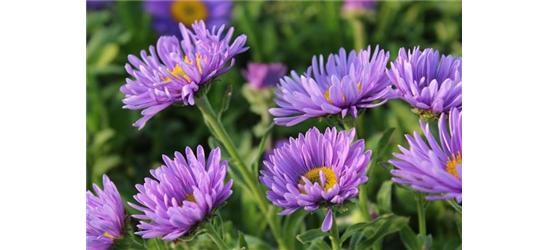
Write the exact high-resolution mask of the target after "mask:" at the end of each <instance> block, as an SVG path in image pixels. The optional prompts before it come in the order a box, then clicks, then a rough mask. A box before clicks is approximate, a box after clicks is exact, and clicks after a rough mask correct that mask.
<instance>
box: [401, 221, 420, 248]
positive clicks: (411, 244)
mask: <svg viewBox="0 0 549 250" xmlns="http://www.w3.org/2000/svg"><path fill="white" fill-rule="evenodd" d="M399 235H400V239H401V240H402V243H404V246H405V247H406V249H408V250H417V249H421V244H420V242H419V239H418V238H417V236H416V234H415V233H414V231H413V230H412V228H410V226H408V225H406V226H404V227H403V228H402V229H401V230H400V232H399Z"/></svg>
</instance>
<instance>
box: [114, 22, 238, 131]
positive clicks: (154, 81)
mask: <svg viewBox="0 0 549 250" xmlns="http://www.w3.org/2000/svg"><path fill="white" fill-rule="evenodd" d="M179 26H180V28H181V33H182V34H183V40H182V41H179V40H178V39H177V38H176V37H175V36H164V37H160V39H158V43H157V47H156V49H155V48H154V46H150V47H149V51H150V55H147V52H146V51H144V50H143V51H141V58H142V59H141V60H140V59H139V58H138V57H136V56H134V55H129V56H128V60H129V62H130V64H126V71H128V73H129V74H130V75H131V76H132V77H133V78H134V79H129V78H128V79H126V84H125V85H124V86H122V87H121V88H120V91H121V92H122V93H124V94H125V95H126V98H124V99H123V100H122V101H123V102H124V104H126V105H124V108H127V109H133V110H139V109H144V110H143V111H142V112H141V115H143V117H142V118H141V119H139V120H138V121H137V122H136V123H134V124H133V126H135V127H139V129H142V128H143V126H145V123H147V121H148V120H149V119H151V118H152V117H153V116H154V115H155V114H156V113H158V112H160V111H161V110H163V109H165V108H167V107H169V106H170V105H172V104H173V103H176V102H179V103H182V104H184V105H194V95H195V93H196V92H197V91H198V90H199V88H200V87H201V86H203V85H204V84H206V83H207V82H208V81H210V80H212V79H214V78H215V77H217V76H219V75H222V74H224V73H225V72H227V71H228V70H229V69H231V68H232V67H233V65H234V63H235V60H234V58H233V57H234V56H235V55H237V54H239V53H242V52H244V51H246V50H247V49H248V48H247V47H246V48H244V47H243V46H244V43H245V42H246V36H245V35H240V36H239V37H237V38H236V39H235V41H234V42H233V44H229V42H230V40H231V37H232V35H233V28H232V27H231V28H230V29H229V30H228V32H227V34H226V35H225V36H224V37H223V36H222V32H223V29H224V27H223V26H221V28H219V29H216V28H215V27H214V28H213V29H212V30H211V31H210V30H207V29H206V26H205V24H204V22H202V21H200V22H196V23H194V24H193V26H192V28H193V30H194V32H192V31H190V30H187V29H186V28H185V27H184V26H183V25H182V24H180V25H179ZM229 62H230V65H229V66H226V65H227V63H229Z"/></svg>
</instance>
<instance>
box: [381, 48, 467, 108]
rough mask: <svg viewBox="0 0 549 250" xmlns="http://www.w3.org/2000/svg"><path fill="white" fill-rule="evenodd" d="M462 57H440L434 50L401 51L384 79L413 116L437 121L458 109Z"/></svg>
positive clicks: (415, 49) (459, 106)
mask: <svg viewBox="0 0 549 250" xmlns="http://www.w3.org/2000/svg"><path fill="white" fill-rule="evenodd" d="M461 65H462V63H461V57H454V56H451V55H450V56H445V55H442V57H441V56H440V53H439V52H438V51H436V50H433V49H425V50H423V51H421V50H420V49H419V47H415V48H414V50H413V51H408V53H406V50H404V48H401V49H400V51H399V55H398V58H397V59H396V61H395V62H394V63H391V70H389V71H387V75H388V76H389V78H390V79H391V81H392V82H393V84H394V85H395V87H396V91H395V92H396V94H397V96H398V98H400V99H402V100H404V101H407V102H408V103H410V105H412V107H414V108H416V109H418V110H416V111H415V112H417V113H419V114H420V115H422V114H423V113H426V114H428V115H430V116H434V117H438V114H440V113H442V112H448V111H450V109H451V108H458V109H460V108H461Z"/></svg>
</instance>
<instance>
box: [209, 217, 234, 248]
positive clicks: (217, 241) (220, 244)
mask: <svg viewBox="0 0 549 250" xmlns="http://www.w3.org/2000/svg"><path fill="white" fill-rule="evenodd" d="M204 229H206V233H207V234H208V236H210V238H211V239H212V240H213V241H214V242H215V244H216V245H217V247H219V249H223V250H229V249H230V248H229V247H228V246H227V244H225V241H223V239H221V237H219V235H218V234H217V232H216V231H215V229H214V227H213V225H212V223H210V222H205V223H204Z"/></svg>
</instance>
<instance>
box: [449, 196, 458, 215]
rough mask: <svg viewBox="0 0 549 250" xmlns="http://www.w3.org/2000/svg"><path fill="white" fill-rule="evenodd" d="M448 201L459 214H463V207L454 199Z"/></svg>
mask: <svg viewBox="0 0 549 250" xmlns="http://www.w3.org/2000/svg"><path fill="white" fill-rule="evenodd" d="M447 201H448V203H450V205H451V206H452V207H453V208H454V209H455V210H456V211H457V212H458V213H459V214H461V205H459V204H458V203H457V202H456V201H455V200H454V199H449V200H447Z"/></svg>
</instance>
